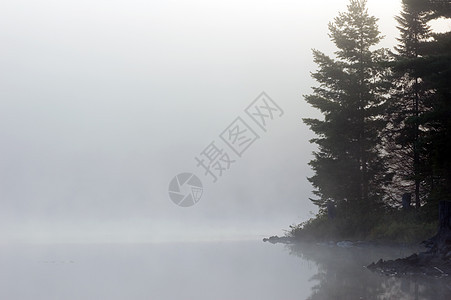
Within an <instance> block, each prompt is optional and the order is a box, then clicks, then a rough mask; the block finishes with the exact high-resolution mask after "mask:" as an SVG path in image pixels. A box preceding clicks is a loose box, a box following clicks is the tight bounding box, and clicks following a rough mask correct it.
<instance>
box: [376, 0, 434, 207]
mask: <svg viewBox="0 0 451 300" xmlns="http://www.w3.org/2000/svg"><path fill="white" fill-rule="evenodd" d="M402 7H403V10H402V12H401V14H400V15H399V16H398V17H396V21H397V22H398V24H399V25H398V26H397V28H398V30H399V31H400V38H398V41H399V42H400V43H399V45H398V46H397V47H395V49H396V50H397V52H398V54H397V55H396V63H395V65H394V79H393V81H394V82H395V89H394V91H392V97H391V101H390V109H389V110H388V114H387V119H388V121H389V124H388V127H387V130H386V135H385V136H386V140H385V143H386V150H387V153H388V156H389V161H390V164H389V168H390V169H391V171H392V172H393V173H394V181H393V184H392V187H394V191H392V192H394V193H396V194H397V195H396V196H399V194H402V193H406V192H411V191H412V190H414V191H415V193H414V195H415V205H416V207H417V208H419V207H420V203H421V201H420V199H421V198H425V197H426V196H427V192H426V191H423V190H427V189H426V188H425V189H423V188H422V191H421V192H422V195H421V196H420V186H421V185H423V186H424V185H427V183H428V181H427V176H428V174H430V172H429V170H430V168H429V164H427V161H428V160H427V150H428V149H427V145H426V144H425V143H424V138H423V137H424V134H425V130H424V128H421V127H420V116H421V115H422V113H423V112H425V111H426V110H427V108H426V106H425V102H426V101H427V98H428V91H426V90H425V87H424V85H423V80H422V78H420V77H418V74H417V73H418V72H417V69H418V68H420V65H421V63H420V64H419V63H418V58H420V57H421V53H422V48H423V43H424V42H425V41H427V40H428V39H429V38H430V34H431V31H430V28H429V26H428V25H427V21H428V19H427V17H428V14H427V13H425V12H423V11H421V10H420V9H418V8H417V7H416V6H413V5H412V4H411V3H410V2H409V1H406V0H404V1H403V6H402Z"/></svg>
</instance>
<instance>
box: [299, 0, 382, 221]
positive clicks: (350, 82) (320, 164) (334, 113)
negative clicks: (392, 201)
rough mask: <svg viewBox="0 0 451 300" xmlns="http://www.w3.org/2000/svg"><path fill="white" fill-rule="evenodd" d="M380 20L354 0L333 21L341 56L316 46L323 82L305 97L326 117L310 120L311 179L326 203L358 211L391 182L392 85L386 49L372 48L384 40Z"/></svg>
mask: <svg viewBox="0 0 451 300" xmlns="http://www.w3.org/2000/svg"><path fill="white" fill-rule="evenodd" d="M376 22H377V19H376V18H375V17H373V16H370V15H369V14H368V11H367V8H366V1H364V0H351V1H350V4H349V5H348V10H347V11H346V12H344V13H340V14H339V15H338V17H336V18H335V19H334V22H332V23H330V24H329V31H330V34H329V36H330V38H331V40H332V41H333V42H334V44H335V46H336V47H337V48H338V50H337V51H336V52H335V55H336V58H331V57H329V56H327V55H326V54H324V53H322V52H320V51H317V50H314V51H313V56H314V61H315V63H316V64H317V65H318V70H317V71H316V72H314V73H313V74H312V76H313V78H315V79H316V81H317V82H318V83H319V86H318V87H314V88H313V94H311V95H307V96H305V100H306V101H307V102H308V103H309V104H311V105H312V106H313V107H315V108H317V109H319V110H320V111H321V113H322V114H323V115H324V119H322V120H319V119H309V118H307V119H304V122H305V123H306V124H307V125H308V126H309V127H310V129H311V130H312V131H314V132H315V133H316V135H317V136H318V137H317V138H314V139H312V140H311V142H313V143H316V144H317V145H318V151H316V152H315V153H314V159H313V160H312V161H311V162H310V165H311V167H312V169H313V170H314V172H315V174H314V175H313V176H312V177H310V178H309V180H310V182H311V183H312V185H313V186H314V187H315V189H316V190H315V191H314V193H315V195H316V196H318V199H312V201H313V202H314V203H315V204H317V205H320V206H321V207H324V205H325V204H326V203H327V201H329V200H330V201H332V202H334V203H335V204H336V205H337V207H338V208H340V207H341V208H344V207H346V208H345V210H346V211H348V212H349V211H350V212H352V213H353V214H354V216H355V217H357V215H356V214H355V213H357V212H358V213H364V214H365V215H367V213H369V212H371V210H372V209H374V208H375V207H376V204H378V203H380V201H381V200H382V197H383V189H382V187H383V185H384V184H385V183H386V182H387V176H386V169H385V163H384V159H383V157H382V155H381V148H380V147H381V131H382V129H383V128H384V127H385V120H384V118H383V114H384V111H385V104H386V99H387V95H388V90H389V87H390V84H389V83H388V82H387V80H386V79H387V78H388V77H387V75H388V72H389V70H388V68H387V66H386V65H385V64H384V62H386V61H387V60H388V55H387V51H386V50H384V49H379V50H372V47H373V46H375V45H377V44H378V43H379V41H380V40H381V36H380V32H379V30H378V27H377V24H376Z"/></svg>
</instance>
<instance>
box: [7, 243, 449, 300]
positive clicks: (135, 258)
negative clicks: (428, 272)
mask: <svg viewBox="0 0 451 300" xmlns="http://www.w3.org/2000/svg"><path fill="white" fill-rule="evenodd" d="M411 251H412V250H407V249H401V248H397V249H395V248H371V249H359V248H340V247H328V246H316V245H308V244H307V245H299V246H296V247H293V246H292V247H288V246H285V245H272V244H269V243H263V242H261V241H246V242H242V241H241V242H202V243H165V244H98V245H80V244H77V245H67V244H66V245H33V246H25V245H21V246H2V247H1V248H0V269H1V272H0V299H8V300H15V299H20V300H26V299H33V300H37V299H46V300H51V299H58V300H70V299H77V300H81V299H82V300H86V299H96V300H98V299H109V300H113V299H124V300H125V299H130V300H134V299H171V300H178V299H188V300H191V299H196V300H207V299H208V300H232V299H233V300H237V299H259V300H265V299H278V300H285V299H451V282H450V280H449V279H434V278H422V277H420V278H414V277H412V278H401V279H400V278H396V277H386V276H382V275H379V274H376V273H372V272H371V271H369V270H367V269H365V268H364V265H367V264H369V263H370V262H371V261H373V260H377V259H378V258H384V259H388V258H396V257H399V256H406V255H409V254H411Z"/></svg>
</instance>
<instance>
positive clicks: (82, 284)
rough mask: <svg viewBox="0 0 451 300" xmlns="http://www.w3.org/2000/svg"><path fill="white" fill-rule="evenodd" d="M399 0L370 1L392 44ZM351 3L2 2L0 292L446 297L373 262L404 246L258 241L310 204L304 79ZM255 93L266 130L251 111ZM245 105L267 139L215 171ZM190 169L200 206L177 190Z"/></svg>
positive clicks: (438, 285) (67, 297) (24, 296)
mask: <svg viewBox="0 0 451 300" xmlns="http://www.w3.org/2000/svg"><path fill="white" fill-rule="evenodd" d="M398 2H399V1H391V0H390V1H389V0H384V1H370V2H369V4H368V6H369V9H370V12H371V13H372V14H374V15H375V16H377V17H378V18H379V19H380V29H381V31H382V32H383V34H384V35H385V36H386V38H385V39H384V40H383V41H382V46H384V47H392V46H393V45H394V43H395V42H396V40H395V38H396V36H397V31H396V28H395V21H394V20H393V16H394V15H395V14H396V13H397V12H398V11H399V8H400V5H399V3H398ZM347 3H348V1H347V0H343V1H332V0H327V1H326V0H325V1H311V2H309V3H305V2H301V1H299V0H287V1H275V0H260V1H256V0H244V1H243V0H240V1H238V0H231V1H222V2H221V1H210V0H208V1H207V0H194V1H172V0H171V1H141V0H129V1H121V0H119V1H104V0H95V1H92V0H90V1H87V0H77V1H73V0H69V1H55V0H43V1H30V0H14V1H12V0H6V1H2V5H1V9H0V38H1V40H2V47H0V270H1V272H0V299H8V300H28V299H30V300H32V299H33V300H36V299H45V300H52V299H55V300H61V299H63V300H71V299H74V300H79V299H93V300H94V299H95V300H97V299H111V300H116V299H117V300H119V299H138V300H139V299H158V300H160V299H161V300H164V299H167V300H173V299H198V300H207V299H208V300H215V299H218V300H230V299H259V300H265V299H267V300H269V299H446V298H450V297H449V296H450V294H449V293H450V288H451V285H450V283H449V281H446V280H435V279H433V278H429V279H421V281H420V280H417V279H416V278H403V279H400V278H396V277H390V278H389V277H384V276H381V275H378V274H375V273H371V272H370V271H368V270H367V269H365V268H364V266H365V265H367V264H369V263H371V262H372V261H376V260H378V259H379V258H384V259H388V258H396V257H399V256H403V255H408V254H410V252H409V251H410V250H407V249H399V248H397V249H372V250H371V251H367V250H368V249H357V248H352V249H342V248H339V247H327V246H316V245H302V246H299V247H298V248H296V247H288V246H282V245H271V244H269V243H263V242H261V239H262V238H263V237H268V236H271V235H276V234H277V235H282V234H283V233H284V230H285V229H287V228H288V226H289V225H290V224H299V223H300V222H303V221H305V220H307V219H309V218H310V217H312V216H313V215H314V214H315V212H316V211H317V208H316V207H315V206H314V205H313V204H312V203H311V201H310V200H309V198H310V197H312V194H311V190H312V187H311V185H310V184H309V183H308V181H307V177H309V176H311V175H312V172H311V170H310V168H309V166H308V162H309V161H310V160H311V158H312V151H314V150H315V146H314V145H312V144H310V143H309V139H311V138H312V137H313V134H312V132H310V131H309V130H308V128H307V127H306V126H305V125H303V123H302V121H301V118H303V117H319V113H318V112H317V111H316V110H314V109H313V108H311V107H310V106H309V105H308V104H307V103H306V102H305V101H303V100H302V95H304V94H308V93H310V92H311V86H314V85H315V84H316V83H315V82H314V81H313V80H312V79H311V77H310V72H311V71H313V70H314V69H315V68H316V66H315V65H314V63H313V61H312V53H311V49H312V48H314V49H322V50H324V51H325V53H329V54H330V53H332V52H333V51H334V49H333V48H332V46H331V44H330V40H329V37H328V36H327V31H328V28H327V24H328V22H329V21H331V20H332V19H333V18H334V17H335V16H336V14H337V12H338V11H343V10H344V9H345V7H346V4H347ZM437 26H441V25H440V24H438V25H437ZM443 26H445V25H443ZM446 26H449V25H446ZM262 92H265V93H267V95H268V96H269V97H270V98H271V99H272V100H274V102H275V103H276V104H277V106H279V107H280V110H283V114H278V115H277V116H278V117H277V118H274V120H273V121H272V122H271V124H269V125H270V126H269V125H268V127H267V128H266V127H265V128H262V127H260V126H259V125H258V124H257V123H256V121H255V120H252V118H250V117H249V115H248V114H246V109H247V108H248V106H249V105H250V104H251V103H252V102H253V101H254V100H255V99H256V97H258V96H259V95H261V93H262ZM238 117H240V118H242V120H243V121H244V122H245V124H246V125H247V126H249V127H252V130H254V131H255V135H256V136H258V140H256V141H255V143H252V145H251V146H250V147H249V148H246V151H243V152H242V153H241V152H240V153H239V154H238V155H235V156H234V157H233V159H234V160H235V162H234V163H233V164H231V166H230V168H229V169H227V170H226V171H225V172H224V174H223V175H221V176H220V177H219V178H218V180H217V181H216V182H214V181H213V180H212V178H211V177H209V176H206V175H205V170H203V169H202V168H199V166H198V162H197V161H196V159H195V158H196V157H199V156H200V155H201V153H202V152H203V151H204V150H205V149H206V147H208V145H210V144H211V143H212V142H217V144H218V145H220V146H221V144H220V142H221V134H222V133H224V132H225V130H226V128H228V126H230V125H231V124H233V123H232V122H234V121H235V120H237V118H238ZM226 146H227V145H225V144H222V147H223V148H224V149H226ZM231 153H232V154H233V152H231ZM185 172H186V173H189V174H191V173H192V174H196V176H197V177H198V178H199V179H200V181H201V182H202V196H201V198H200V200H199V199H196V201H195V202H196V203H195V204H194V205H192V206H190V207H181V206H179V205H177V204H175V203H174V202H173V200H171V198H170V196H171V194H170V193H169V191H170V190H171V189H172V188H174V185H171V181H172V180H173V178H175V177H176V176H177V175H178V174H181V173H185ZM184 188H185V190H182V193H183V194H184V193H185V192H186V186H185V187H184ZM197 200H199V201H197Z"/></svg>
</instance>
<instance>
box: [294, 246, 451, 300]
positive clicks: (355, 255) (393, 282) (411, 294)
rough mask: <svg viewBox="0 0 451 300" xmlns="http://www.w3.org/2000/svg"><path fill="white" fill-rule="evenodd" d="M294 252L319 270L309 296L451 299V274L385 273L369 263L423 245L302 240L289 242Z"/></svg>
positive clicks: (318, 297)
mask: <svg viewBox="0 0 451 300" xmlns="http://www.w3.org/2000/svg"><path fill="white" fill-rule="evenodd" d="M287 247H288V249H289V251H290V254H292V255H295V256H299V257H301V258H302V259H304V260H307V261H312V262H314V263H316V264H317V266H318V273H317V274H316V275H314V276H313V277H312V278H311V280H312V281H314V282H317V284H315V285H314V286H313V288H312V294H311V296H310V297H309V298H308V299H309V300H320V299H321V300H323V299H346V300H349V299H451V278H440V279H439V278H432V277H427V276H421V275H417V276H414V275H404V276H402V277H396V276H391V277H389V276H385V275H382V274H379V273H375V272H371V271H370V270H368V269H366V267H365V266H367V265H369V264H370V263H371V262H373V261H377V260H379V259H380V258H382V259H384V260H387V259H395V258H399V257H405V256H408V255H410V254H412V253H413V252H418V250H419V249H413V248H406V247H381V246H366V247H348V248H342V247H337V246H335V245H334V246H330V245H316V244H310V243H300V244H294V245H287Z"/></svg>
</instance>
